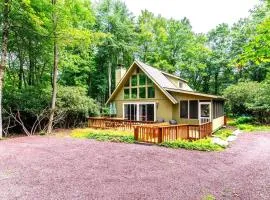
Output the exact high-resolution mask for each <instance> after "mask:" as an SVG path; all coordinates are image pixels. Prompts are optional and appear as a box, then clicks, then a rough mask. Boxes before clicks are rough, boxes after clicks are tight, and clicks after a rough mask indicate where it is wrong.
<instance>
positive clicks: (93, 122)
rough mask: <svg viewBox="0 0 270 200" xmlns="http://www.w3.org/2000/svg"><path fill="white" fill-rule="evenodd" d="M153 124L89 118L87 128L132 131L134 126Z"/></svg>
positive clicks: (106, 118) (118, 119)
mask: <svg viewBox="0 0 270 200" xmlns="http://www.w3.org/2000/svg"><path fill="white" fill-rule="evenodd" d="M145 124H155V122H146V121H132V120H124V119H120V118H108V117H89V118H88V127H92V128H102V129H110V128H113V129H120V130H130V131H133V127H134V126H135V125H145Z"/></svg>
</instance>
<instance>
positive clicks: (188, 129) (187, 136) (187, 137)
mask: <svg viewBox="0 0 270 200" xmlns="http://www.w3.org/2000/svg"><path fill="white" fill-rule="evenodd" d="M187 139H188V140H189V125H187Z"/></svg>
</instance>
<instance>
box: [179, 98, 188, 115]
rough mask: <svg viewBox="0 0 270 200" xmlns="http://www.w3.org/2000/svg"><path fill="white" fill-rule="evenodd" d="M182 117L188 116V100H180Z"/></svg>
mask: <svg viewBox="0 0 270 200" xmlns="http://www.w3.org/2000/svg"><path fill="white" fill-rule="evenodd" d="M180 118H188V101H180Z"/></svg>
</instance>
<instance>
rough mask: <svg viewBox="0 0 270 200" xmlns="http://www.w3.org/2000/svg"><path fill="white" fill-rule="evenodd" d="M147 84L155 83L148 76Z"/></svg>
mask: <svg viewBox="0 0 270 200" xmlns="http://www.w3.org/2000/svg"><path fill="white" fill-rule="evenodd" d="M147 85H153V82H152V81H151V80H150V78H148V77H147Z"/></svg>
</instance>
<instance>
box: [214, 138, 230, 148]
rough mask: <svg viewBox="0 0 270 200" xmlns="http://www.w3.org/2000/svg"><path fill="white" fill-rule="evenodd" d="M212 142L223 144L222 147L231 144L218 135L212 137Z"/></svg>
mask: <svg viewBox="0 0 270 200" xmlns="http://www.w3.org/2000/svg"><path fill="white" fill-rule="evenodd" d="M212 142H213V143H214V144H217V145H220V146H222V147H227V146H228V145H229V142H227V141H225V140H222V139H220V138H217V137H215V138H212Z"/></svg>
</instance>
